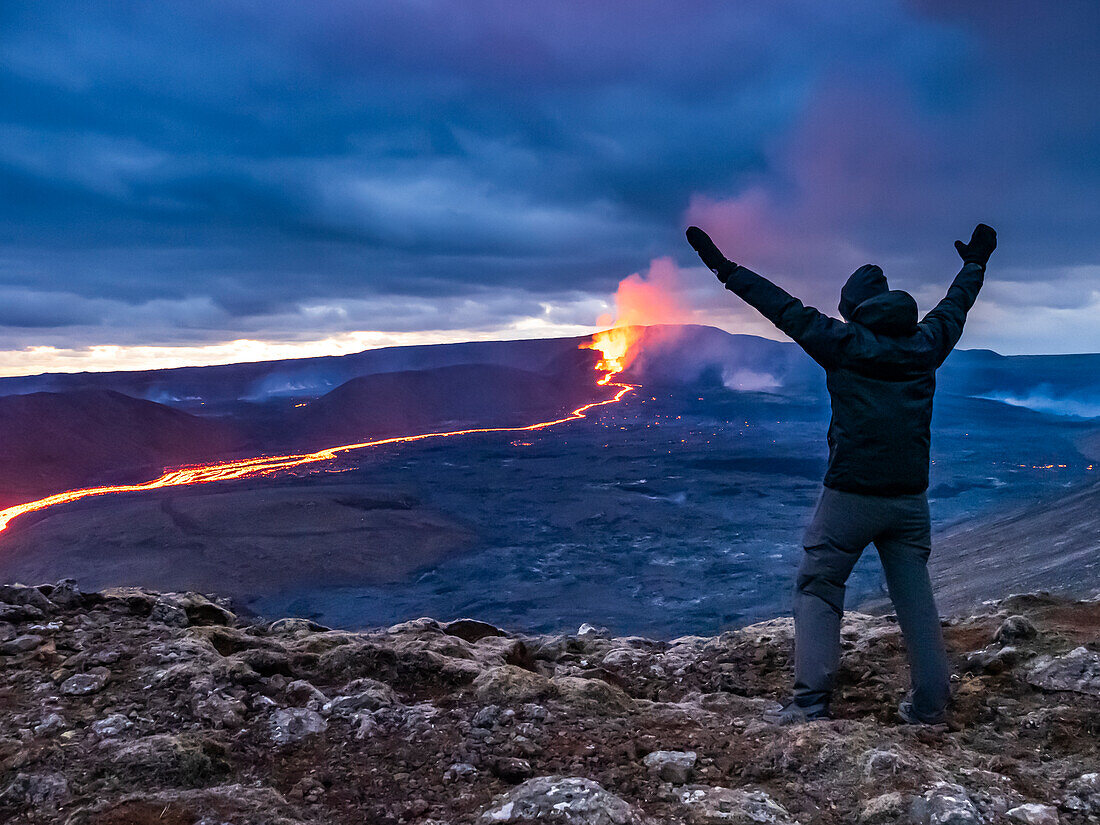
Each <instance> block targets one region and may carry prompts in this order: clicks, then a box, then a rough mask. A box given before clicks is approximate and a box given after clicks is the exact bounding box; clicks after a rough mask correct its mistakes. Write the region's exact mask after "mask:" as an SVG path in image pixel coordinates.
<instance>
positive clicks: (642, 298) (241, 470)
mask: <svg viewBox="0 0 1100 825" xmlns="http://www.w3.org/2000/svg"><path fill="white" fill-rule="evenodd" d="M677 280H678V272H677V270H676V266H675V264H674V263H673V262H672V260H671V259H669V258H659V259H656V260H654V261H653V262H652V264H651V265H650V268H649V271H648V273H647V274H646V275H645V276H643V275H641V274H639V273H634V274H632V275H629V276H628V277H626V278H624V279H623V280H622V281H621V282H620V283H619V286H618V289H617V290H616V293H615V298H614V300H615V310H616V313H615V316H614V317H612V316H611V315H604V316H601V317H600V319H599V323H600V325H602V326H606V327H607V328H606V329H604V330H602V331H600V332H597V333H595V334H594V335H593V336H592V338H591V339H590V340H589V341H585V342H583V343H582V344H580V348H581V349H591V350H595V351H597V352H598V353H599V354H600V359H599V361H598V362H597V363H596V366H595V369H596V371H597V372H598V373H599V374H600V376H599V378H598V379H597V380H596V384H597V386H600V387H610V388H614V389H615V393H614V395H612V396H611V397H610V398H605V399H603V400H600V401H593V402H590V403H587V404H583V405H581V406H579V407H577V408H575V409H574V410H572V411H571V412H570V413H569V414H568V415H565V416H562V417H560V418H554V419H550V420H546V421H537V422H535V423H533V424H526V425H522V426H507V427H505V426H500V427H472V428H466V429H455V430H441V431H435V432H422V433H415V434H409V435H397V436H391V437H387V438H377V439H373V440H369V441H361V442H356V443H351V444H340V445H336V446H332V447H326V448H324V449H321V450H317V451H315V452H302V453H291V454H287V455H274V456H267V455H261V456H255V457H251V458H242V459H234V460H230V461H222V462H214V463H210V464H195V465H185V466H181V467H174V468H169V469H166V470H165V472H164V473H163V474H162V475H160V476H159V477H157V478H154V479H152V480H151V481H145V482H141V483H137V484H121V485H106V486H97V487H84V488H80V489H75V490H67V491H64V492H59V493H55V494H53V495H50V496H46V497H44V498H40V499H37V500H35V501H28V502H26V503H24V504H17V505H15V506H12V507H8V508H7V509H4V510H0V531H3V530H4V529H6V528H7V526H8V524H10V523H11V521H12V519H15V518H17V517H19V516H21V515H25V514H27V513H33V512H37V511H39V510H45V509H47V508H49V507H54V506H56V505H59V504H66V503H69V502H73V501H78V500H80V499H84V498H90V497H93V496H104V495H110V494H114V493H138V492H144V491H147V490H157V489H161V488H164V487H181V486H185V485H195V484H209V483H212V482H216V481H233V480H240V479H248V478H258V477H262V476H273V475H276V474H280V473H285V472H290V471H292V470H296V469H298V468H301V467H311V468H313V467H314V465H324V464H327V463H330V462H332V461H334V460H336V459H337V458H338V457H339V456H341V455H342V454H345V453H350V452H354V451H356V450H363V449H366V448H368V447H380V446H385V445H390V444H404V443H411V442H415V441H425V440H428V439H437V438H451V437H454V436H461V435H472V434H476V433H518V432H529V431H533V430H543V429H548V428H550V427H556V426H558V425H561V424H566V423H568V422H570V421H577V420H579V419H582V418H585V417H586V416H587V414H588V411H589V410H592V409H595V408H597V407H604V406H607V405H610V404H616V403H618V402H619V401H621V400H622V399H623V398H624V397H625V396H626V395H627V394H628V393H630V392H632V391H633V390H634V389H635V387H636V385H634V384H628V383H624V382H620V381H616V380H615V378H616V376H618V375H619V374H620V373H621V372H623V370H625V369H626V368H628V367H629V366H630V365H631V363H632V362H633V361H634V359H635V358H636V357H637V354H638V352H639V349H640V346H641V338H642V334H643V332H644V329H645V325H647V324H653V323H668V322H679V321H683V320H685V319H686V318H687V317H688V316H689V315H690V313H689V312H688V311H687V310H686V309H685V308H684V307H683V306H682V305H681V304H680V302H679V301H678V300H677V298H676V295H675V287H676V282H677ZM316 469H319V467H316Z"/></svg>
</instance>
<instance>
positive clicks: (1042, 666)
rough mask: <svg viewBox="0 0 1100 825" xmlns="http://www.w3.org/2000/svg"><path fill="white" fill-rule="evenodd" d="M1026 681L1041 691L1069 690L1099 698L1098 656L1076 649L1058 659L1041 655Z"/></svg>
mask: <svg viewBox="0 0 1100 825" xmlns="http://www.w3.org/2000/svg"><path fill="white" fill-rule="evenodd" d="M1027 681H1028V682H1029V683H1030V684H1032V685H1035V687H1037V688H1042V689H1043V690H1068V691H1073V692H1074V693H1084V694H1086V695H1088V696H1100V653H1094V652H1093V651H1091V650H1089V649H1088V648H1086V647H1077V648H1074V649H1073V650H1071V651H1070V652H1069V653H1066V654H1063V655H1061V656H1040V657H1039V658H1038V659H1037V660H1036V661H1035V663H1034V664H1033V665H1032V666H1031V668H1030V669H1029V670H1028V672H1027Z"/></svg>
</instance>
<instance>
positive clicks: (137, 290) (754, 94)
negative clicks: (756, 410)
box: [0, 0, 1100, 374]
mask: <svg viewBox="0 0 1100 825" xmlns="http://www.w3.org/2000/svg"><path fill="white" fill-rule="evenodd" d="M1097 32H1100V3H1097V2H1095V0H1059V2H1057V3H1042V2H1019V1H1016V2H1014V1H1013V0H912V2H892V0H838V1H837V2H832V3H821V2H818V0H790V2H776V1H775V0H739V2H736V3H731V2H727V1H726V0H722V1H721V2H706V1H705V0H683V1H682V2H671V0H666V2H647V0H634V1H632V2H627V1H626V0H602V2H601V1H600V0H595V2H594V0H555V2H551V3H537V4H536V3H524V2H516V0H385V2H373V0H314V2H310V3H302V2H284V0H263V1H262V2H260V0H257V1H256V2H236V0H218V1H217V2H205V0H186V1H183V0H180V1H179V2H176V1H175V0H163V2H121V1H120V0H113V1H112V2H107V0H102V1H101V2H95V1H94V0H89V2H82V3H68V2H64V3H54V2H48V1H47V0H28V1H27V2H23V0H4V2H3V3H2V4H0V374H13V373H19V372H34V371H40V370H43V369H82V368H94V369H103V368H109V367H128V366H146V365H151V364H163V365H170V364H176V363H205V362H210V361H219V360H240V359H243V358H257V357H265V356H274V357H281V356H284V355H293V354H313V353H319V352H342V351H349V350H355V349H361V348H363V347H364V346H371V345H377V344H380V343H389V342H395V343H401V342H416V341H428V340H431V341H436V340H461V339H467V338H474V337H481V338H485V337H528V336H533V335H544V334H547V335H549V334H564V333H579V332H586V331H589V330H591V329H593V328H594V325H595V324H596V323H597V318H598V316H600V315H601V314H602V313H605V312H607V311H609V309H611V308H613V297H612V296H613V294H614V292H615V289H616V285H617V284H618V282H619V281H620V280H621V279H623V278H624V277H626V276H629V275H631V274H632V273H640V274H641V277H642V278H643V279H644V278H647V277H651V278H653V279H654V280H655V281H659V282H660V283H661V284H662V286H663V287H664V288H665V289H667V290H669V291H670V292H671V293H673V295H672V298H673V299H674V300H673V301H671V302H670V303H674V304H675V305H677V306H679V308H680V309H679V310H678V311H677V313H675V317H674V318H672V319H673V320H696V321H700V322H705V323H714V324H717V325H719V326H722V327H724V328H726V329H728V330H730V331H735V332H736V331H744V332H754V333H766V334H770V335H775V333H773V332H770V331H769V330H768V329H767V327H766V326H765V325H763V324H761V323H760V321H759V320H758V319H757V318H755V317H754V316H753V315H752V314H751V313H750V312H746V311H745V310H744V308H743V307H742V306H739V305H738V303H737V300H736V298H735V297H734V296H732V295H730V294H729V293H723V292H721V291H719V288H718V284H717V283H716V282H715V281H714V280H713V276H711V275H710V273H709V272H707V271H706V270H704V269H702V268H701V267H700V266H699V264H698V261H697V259H695V258H694V254H693V253H692V251H691V250H690V248H689V247H687V245H686V244H685V243H684V241H683V228H684V227H685V226H686V225H687V223H689V222H695V223H698V224H699V225H701V226H703V227H704V228H706V229H708V230H711V231H712V234H713V235H714V237H715V239H716V240H717V241H718V242H719V244H720V245H721V246H722V247H723V249H724V250H725V251H726V253H727V255H728V256H729V257H730V258H732V259H733V260H737V261H739V262H741V263H744V264H746V265H747V266H749V267H751V268H754V269H756V270H757V271H760V272H762V273H764V274H767V275H769V276H772V277H774V278H775V279H776V280H777V282H779V283H780V284H781V285H783V286H784V287H786V288H788V289H789V290H790V291H792V292H795V293H797V294H799V295H800V296H801V297H803V298H804V299H805V300H806V301H807V302H810V303H815V304H817V305H819V306H821V308H822V309H824V310H826V311H829V312H833V313H834V314H835V311H836V310H835V307H836V298H837V292H838V290H839V287H840V285H841V283H842V282H843V280H844V278H845V277H846V276H847V275H848V274H849V273H850V272H851V271H852V270H853V269H855V268H856V267H857V266H858V265H860V264H862V263H865V262H868V261H871V262H876V263H879V264H881V265H882V266H883V268H884V269H885V270H886V273H887V276H888V277H890V279H891V286H893V287H895V288H903V289H908V290H909V291H911V292H912V293H913V294H914V295H915V296H916V298H917V300H918V302H919V303H920V305H921V308H922V310H927V309H929V308H930V307H931V306H932V305H933V303H934V302H935V301H936V300H938V298H939V297H940V294H941V293H942V291H943V290H944V289H945V288H946V286H947V284H948V283H949V281H950V279H951V277H952V276H953V275H954V273H955V272H956V271H957V268H958V260H957V258H956V256H955V252H954V250H953V248H952V246H951V242H952V241H954V240H955V238H957V237H962V238H963V239H964V240H965V239H966V238H967V237H969V232H970V230H971V229H972V228H973V226H974V224H975V223H976V222H978V221H985V222H987V223H990V224H992V225H993V226H995V227H996V228H997V230H998V233H999V236H1000V242H1001V246H1000V248H999V249H998V251H997V252H996V254H995V257H994V258H993V260H992V262H991V264H990V271H989V279H988V281H987V286H986V289H985V291H984V292H983V294H982V296H981V298H980V299H979V305H978V306H977V307H976V308H975V310H974V312H973V314H972V321H971V324H970V325H969V327H968V329H967V333H966V335H965V336H964V338H963V343H962V345H963V346H966V347H991V348H994V349H997V350H999V351H1002V352H1009V353H1011V352H1074V351H1100V324H1097V323H1096V320H1097V317H1098V311H1100V231H1098V230H1100V198H1098V197H1097V192H1098V184H1100V119H1098V118H1097V115H1096V103H1097V101H1098V100H1100V88H1098V87H1100V55H1098V50H1097V39H1096V36H1097Z"/></svg>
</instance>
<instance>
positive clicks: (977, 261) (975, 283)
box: [920, 223, 997, 364]
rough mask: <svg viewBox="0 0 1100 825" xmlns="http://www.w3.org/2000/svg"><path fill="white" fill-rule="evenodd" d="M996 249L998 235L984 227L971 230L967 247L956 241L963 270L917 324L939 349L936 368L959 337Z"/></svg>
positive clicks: (979, 226)
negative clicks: (926, 331)
mask: <svg viewBox="0 0 1100 825" xmlns="http://www.w3.org/2000/svg"><path fill="white" fill-rule="evenodd" d="M996 248H997V233H996V232H994V231H993V229H992V227H989V226H986V225H985V224H984V223H980V224H978V226H977V227H976V228H975V229H974V234H973V235H972V236H971V238H970V243H969V244H964V243H963V242H962V241H955V249H957V250H958V252H959V256H960V257H961V258H962V259H963V268H962V269H961V270H959V274H958V275H956V276H955V280H954V281H952V283H951V286H950V287H949V288H948V290H947V294H946V295H945V296H944V297H943V300H942V301H940V302H939V303H938V304H936V306H935V308H934V309H932V311H931V312H929V313H928V314H927V315H925V316H924V318H923V319H922V320H921V322H920V326H921V327H923V328H924V329H926V330H928V332H929V333H930V334H931V335H932V336H933V338H934V339H935V341H936V344H937V345H938V348H939V359H938V362H937V363H938V364H942V363H943V361H944V359H946V358H947V356H948V355H949V354H950V353H951V350H952V349H954V348H955V344H957V343H958V342H959V338H961V337H962V331H963V324H965V323H966V313H968V312H969V311H970V308H971V307H972V306H974V301H976V300H977V298H978V291H979V290H980V289H981V288H982V284H983V283H984V282H985V267H986V264H987V263H988V261H989V256H990V255H992V254H993V250H994V249H996Z"/></svg>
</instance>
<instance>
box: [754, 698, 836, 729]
mask: <svg viewBox="0 0 1100 825" xmlns="http://www.w3.org/2000/svg"><path fill="white" fill-rule="evenodd" d="M762 718H763V720H764V721H765V722H767V723H768V724H769V725H800V724H802V723H803V722H816V721H818V720H820V719H832V717H831V716H830V715H829V711H827V710H821V709H816V710H815V709H813V708H804V707H802V706H801V705H799V704H797V703H796V702H794V701H793V700H792V701H790V702H788V703H787V704H785V705H783V706H782V707H776V708H773V709H771V710H766V711H764V714H763V716H762Z"/></svg>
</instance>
